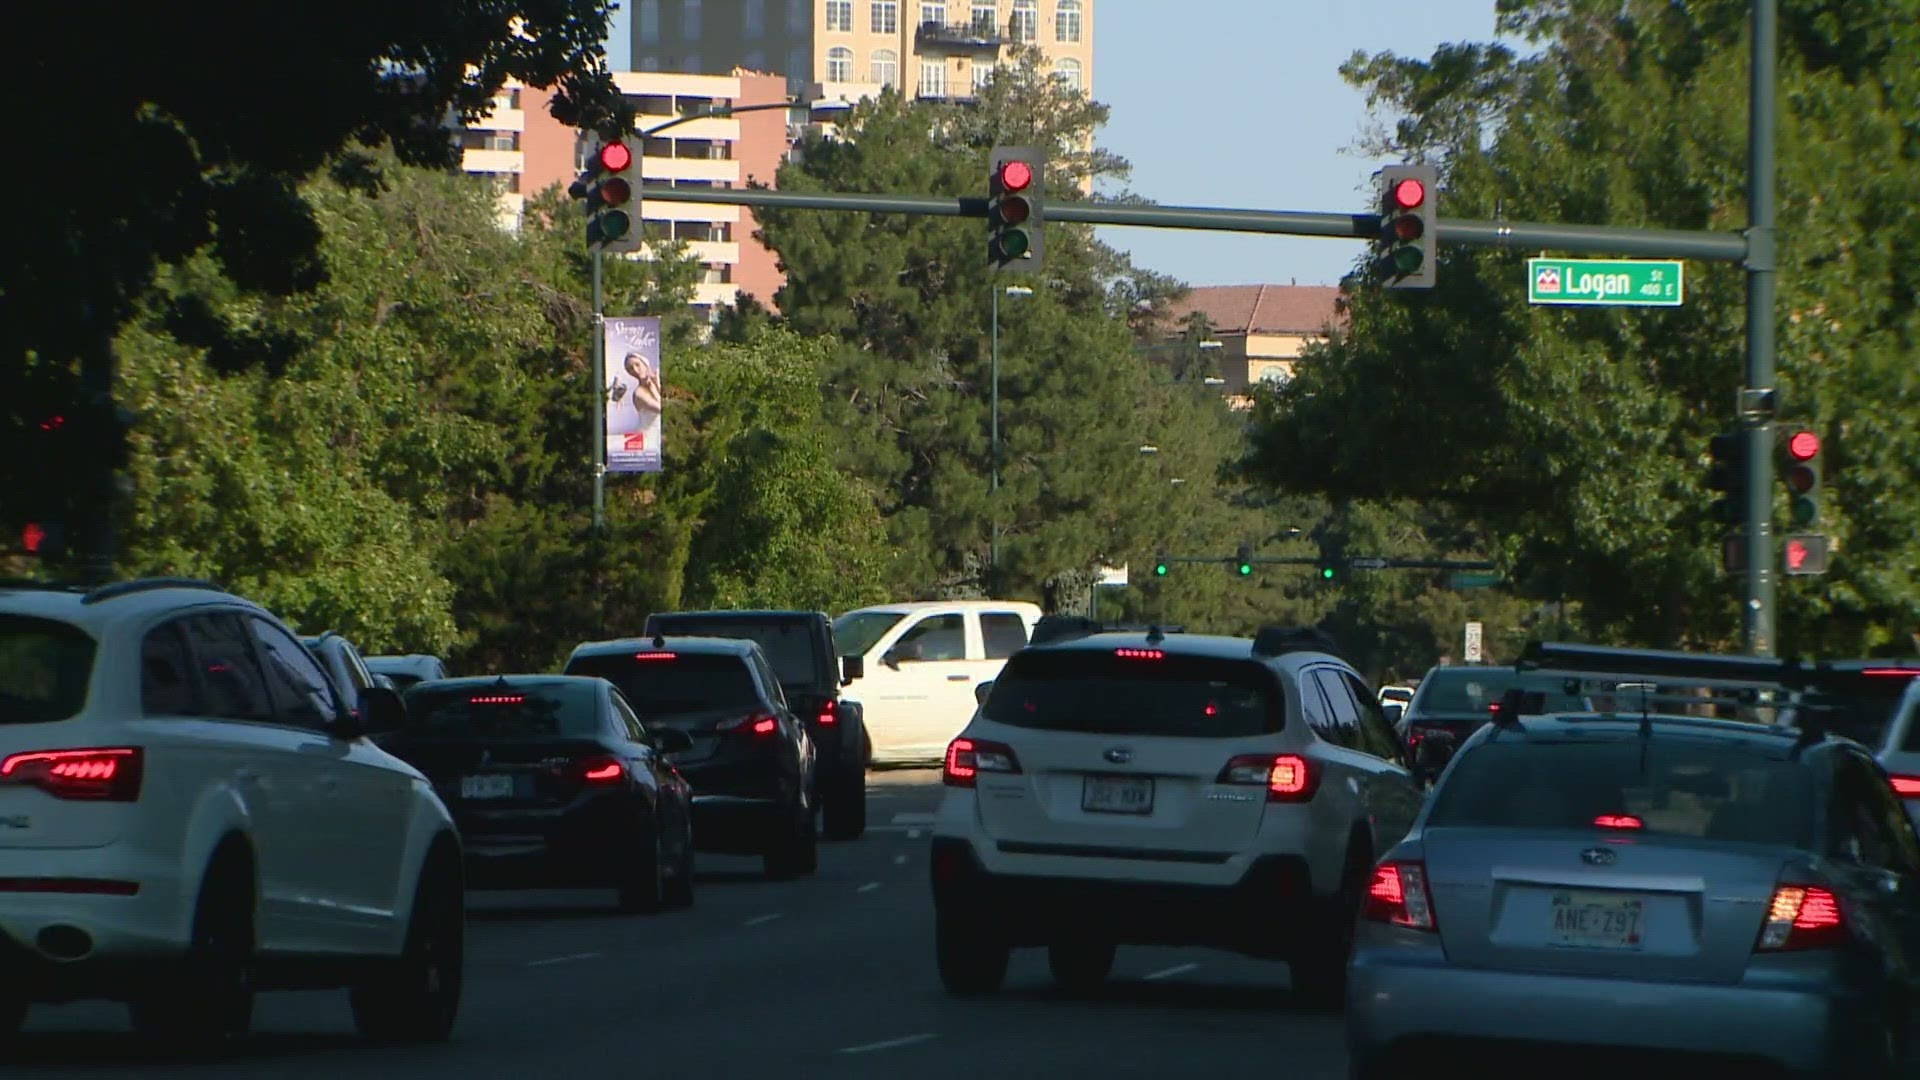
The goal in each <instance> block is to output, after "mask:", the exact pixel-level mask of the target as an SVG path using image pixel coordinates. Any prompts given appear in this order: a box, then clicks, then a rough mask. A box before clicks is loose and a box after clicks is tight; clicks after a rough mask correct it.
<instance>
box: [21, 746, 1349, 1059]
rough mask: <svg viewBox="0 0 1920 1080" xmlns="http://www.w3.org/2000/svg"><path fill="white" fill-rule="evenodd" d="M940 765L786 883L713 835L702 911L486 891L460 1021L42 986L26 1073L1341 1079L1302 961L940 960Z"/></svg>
mask: <svg viewBox="0 0 1920 1080" xmlns="http://www.w3.org/2000/svg"><path fill="white" fill-rule="evenodd" d="M939 791H940V788H939V778H938V775H937V774H936V773H931V772H927V771H920V770H915V771H911V772H883V773H876V774H875V775H874V776H873V778H872V779H871V780H870V781H869V796H868V797H869V799H870V800H871V801H870V804H869V821H870V823H871V824H870V827H869V829H868V832H867V835H866V836H865V837H864V838H863V839H860V840H856V841H851V842H839V843H822V844H821V847H820V853H821V857H820V870H819V872H818V873H817V874H815V875H813V876H812V877H809V878H805V879H802V880H800V881H795V882H780V883H774V882H767V881H765V880H764V879H763V878H762V877H761V875H760V871H759V861H758V860H757V859H737V858H727V857H721V856H712V855H707V856H702V858H701V861H700V868H699V873H698V875H697V892H696V898H695V904H694V907H693V909H692V910H689V911H682V912H673V913H670V914H665V915H656V916H621V915H620V914H618V913H617V912H616V911H615V910H614V909H613V907H612V902H613V898H612V896H611V894H602V893H593V892H554V893H541V892H513V893H475V894H473V895H472V896H471V898H470V901H469V906H470V908H471V916H470V918H471V924H470V927H469V932H468V939H467V964H468V967H467V984H466V996H465V1001H464V1003H463V1005H462V1008H461V1015H460V1023H459V1028H458V1030H457V1031H456V1032H455V1034H454V1037H453V1041H452V1042H451V1043H449V1044H447V1045H442V1046H434V1047H425V1048H406V1049H376V1048H372V1047H368V1046H366V1045H364V1044H361V1043H360V1042H359V1041H358V1040H357V1039H356V1038H355V1036H354V1034H353V1026H352V1019H351V1017H350V1016H349V1014H348V1011H347V1000H346V994H345V992H344V991H339V992H326V993H276V994H266V995H262V997H261V998H260V1003H259V1006H258V1008H257V1009H256V1011H255V1022H254V1035H253V1037H252V1038H251V1039H250V1040H248V1041H247V1042H246V1043H245V1044H244V1045H243V1046H242V1047H240V1048H238V1049H237V1050H236V1051H235V1052H234V1053H233V1054H231V1055H230V1056H228V1057H226V1058H224V1059H222V1060H219V1061H216V1062H196V1063H184V1062H169V1061H164V1060H156V1059H154V1058H152V1057H150V1056H147V1053H146V1051H145V1050H144V1049H143V1048H142V1046H141V1045H140V1044H138V1043H136V1042H135V1041H134V1040H133V1038H132V1036H131V1035H130V1034H129V1033H128V1028H127V1022H126V1014H125V1010H124V1009H122V1008H121V1007H120V1006H117V1005H109V1004H78V1005H69V1006H59V1007H41V1008H38V1009H36V1010H35V1011H34V1013H33V1015H32V1016H30V1017H29V1018H28V1021H27V1027H26V1030H25V1032H24V1033H23V1034H22V1035H21V1037H20V1042H19V1043H18V1044H17V1045H16V1046H14V1047H13V1048H11V1050H10V1052H9V1053H8V1054H7V1055H6V1056H7V1062H6V1069H5V1071H6V1074H7V1075H8V1076H10V1077H12V1076H58V1077H66V1078H82V1077H96V1076H98V1077H127V1076H139V1077H142V1078H145V1077H261V1076H267V1075H271V1074H293V1075H299V1076H339V1077H346V1076H361V1077H380V1076H398V1075H402V1074H405V1075H407V1076H410V1077H462V1078H490V1077H503V1078H505V1077H511V1078H513V1080H532V1078H537V1077H549V1076H552V1077H567V1078H569V1080H595V1078H599V1077H609V1078H612V1077H620V1078H628V1077H637V1076H657V1075H676V1076H688V1077H762V1078H764V1077H814V1076H819V1077H867V1076H873V1077H880V1076H885V1077H900V1076H911V1077H913V1078H914V1080H939V1078H945V1077H955V1078H962V1077H964V1078H966V1080H979V1078H980V1077H983V1076H992V1077H995V1078H996V1080H999V1078H1015V1077H1077V1076H1089V1077H1102V1078H1107V1077H1134V1076H1139V1077H1147V1076H1154V1077H1171V1076H1179V1075H1199V1074H1201V1073H1203V1072H1204V1073H1205V1074H1206V1075H1208V1076H1209V1077H1210V1080H1222V1078H1227V1077H1238V1076H1247V1077H1256V1076H1258V1077H1262V1078H1265V1077H1270V1076H1272V1075H1273V1074H1274V1073H1275V1071H1276V1070H1278V1071H1281V1072H1284V1073H1286V1074H1287V1075H1288V1076H1291V1077H1304V1078H1312V1077H1341V1076H1344V1075H1345V1074H1346V1072H1345V1070H1346V1054H1345V1052H1344V1050H1343V1049H1342V1045H1341V1042H1342V1040H1341V1026H1340V1018H1339V1017H1338V1016H1337V1015H1333V1014H1328V1013H1318V1012H1311V1011H1308V1010H1306V1009H1305V1008H1304V1007H1303V1006H1301V1005H1299V1004H1297V1003H1296V1002H1295V1001H1294V1000H1293V998H1292V995H1291V993H1290V992H1289V991H1288V989H1287V973H1286V966H1285V965H1284V964H1274V963H1264V962H1259V961H1254V960H1247V959H1242V958H1239V957H1235V956H1231V955H1227V954H1224V953H1212V952H1201V951H1187V950H1171V949H1144V948H1143V949H1122V950H1121V951H1120V956H1119V960H1118V962H1117V964H1116V965H1115V972H1114V978H1113V981H1112V983H1111V984H1110V986H1109V987H1108V988H1107V990H1106V991H1105V992H1104V993H1102V994H1100V995H1098V996H1097V997H1092V998H1076V997H1072V996H1068V995H1066V994H1064V993H1063V992H1061V991H1059V990H1057V989H1055V988H1054V986H1053V984H1052V980H1051V977H1050V976H1049V975H1048V973H1047V967H1046V956H1045V953H1044V952H1042V951H1039V950H1022V951H1020V952H1017V953H1016V954H1015V958H1014V962H1013V967H1012V970H1011V972H1010V974H1009V976H1008V979H1007V986H1006V989H1005V990H1004V991H1003V992H1002V993H1001V994H1000V995H999V996H998V997H996V998H991V999H985V1000H977V1001H961V1000H956V999H954V998H950V997H948V996H947V995H946V993H945V992H944V991H943V990H942V989H941V987H940V980H939V976H938V975H937V974H936V972H935V970H934V965H933V904H932V900H931V898H930V896H929V891H928V885H927V852H928V847H929V845H928V841H927V832H926V822H927V821H929V820H930V819H931V817H932V810H933V808H934V804H935V802H936V801H937V799H938V797H939Z"/></svg>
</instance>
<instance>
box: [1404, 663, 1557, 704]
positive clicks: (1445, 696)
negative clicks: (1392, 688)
mask: <svg viewBox="0 0 1920 1080" xmlns="http://www.w3.org/2000/svg"><path fill="white" fill-rule="evenodd" d="M1560 683H1561V680H1558V679H1551V678H1540V677H1535V678H1523V677H1522V676H1521V675H1520V673H1519V672H1517V671H1515V670H1514V669H1513V668H1510V667H1443V668H1435V669H1434V670H1432V671H1430V672H1428V673H1427V677H1426V678H1424V679H1422V680H1420V689H1419V691H1418V692H1417V693H1416V694H1414V697H1413V702H1412V703H1411V704H1410V705H1408V706H1407V711H1408V712H1409V713H1416V714H1426V713H1449V712H1466V713H1480V714H1482V715H1484V714H1486V712H1487V710H1488V709H1489V707H1491V706H1492V705H1493V703H1494V702H1496V701H1499V700H1500V697H1501V695H1502V694H1505V693H1506V692H1507V691H1509V690H1513V689H1516V688H1522V687H1524V688H1525V689H1527V690H1532V691H1538V692H1544V693H1545V694H1546V696H1547V700H1546V705H1545V707H1544V709H1543V710H1542V711H1544V712H1584V711H1586V710H1587V709H1588V708H1589V707H1590V706H1589V705H1588V703H1587V701H1586V699H1584V698H1582V697H1578V696H1574V695H1570V694H1568V693H1566V692H1565V691H1564V690H1563V689H1561V686H1560Z"/></svg>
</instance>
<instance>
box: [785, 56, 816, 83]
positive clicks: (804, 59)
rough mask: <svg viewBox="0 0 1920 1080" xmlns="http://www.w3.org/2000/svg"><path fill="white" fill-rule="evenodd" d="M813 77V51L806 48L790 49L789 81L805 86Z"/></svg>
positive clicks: (788, 61) (788, 58)
mask: <svg viewBox="0 0 1920 1080" xmlns="http://www.w3.org/2000/svg"><path fill="white" fill-rule="evenodd" d="M812 78H813V53H812V52H810V51H808V50H807V49H805V48H793V49H788V50H787V81H788V82H789V83H790V84H792V85H795V86H804V85H805V84H806V83H807V82H809V81H810V80H811V79H812ZM796 80H797V81H796Z"/></svg>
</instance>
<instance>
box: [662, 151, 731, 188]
mask: <svg viewBox="0 0 1920 1080" xmlns="http://www.w3.org/2000/svg"><path fill="white" fill-rule="evenodd" d="M640 176H641V178H642V179H645V180H648V181H653V180H705V181H708V182H713V181H722V182H725V183H729V184H737V183H739V182H740V163H739V162H738V161H735V160H733V159H731V158H703V157H702V158H691V157H688V158H669V157H656V156H654V155H652V154H649V155H647V156H646V157H643V158H641V159H640Z"/></svg>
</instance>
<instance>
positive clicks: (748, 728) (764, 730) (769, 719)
mask: <svg viewBox="0 0 1920 1080" xmlns="http://www.w3.org/2000/svg"><path fill="white" fill-rule="evenodd" d="M713 729H714V730H715V731H731V732H733V733H734V734H737V735H771V734H773V733H774V732H776V731H779V730H780V720H779V718H778V717H776V716H774V715H773V714H772V713H754V714H753V715H751V716H742V717H740V718H738V719H735V720H727V721H723V722H721V723H718V724H715V725H714V726H713Z"/></svg>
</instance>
